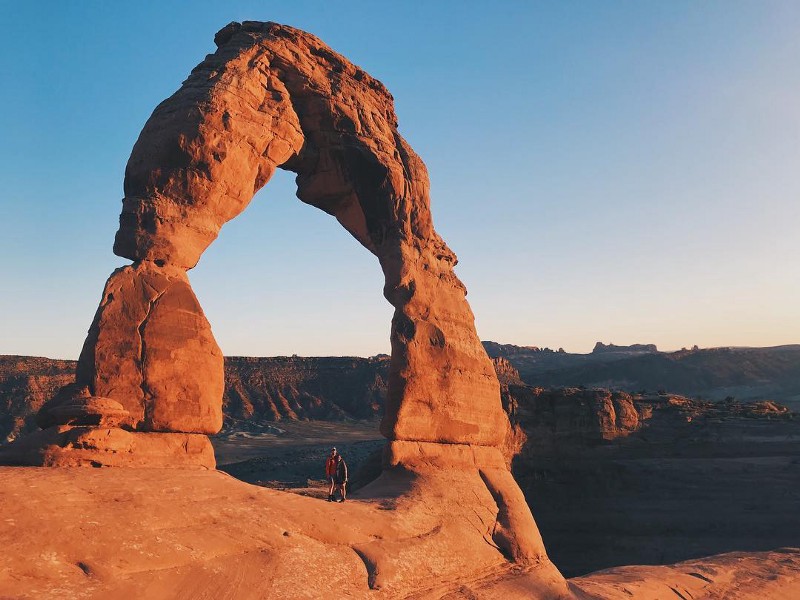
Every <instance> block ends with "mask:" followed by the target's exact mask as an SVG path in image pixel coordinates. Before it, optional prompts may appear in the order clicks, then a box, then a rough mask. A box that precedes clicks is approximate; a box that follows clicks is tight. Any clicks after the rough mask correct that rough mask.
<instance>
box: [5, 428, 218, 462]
mask: <svg viewBox="0 0 800 600" xmlns="http://www.w3.org/2000/svg"><path fill="white" fill-rule="evenodd" d="M0 464H14V465H28V466H35V467H167V468H187V467H203V468H206V469H215V468H216V460H215V458H214V448H213V447H212V446H211V441H210V440H209V439H208V436H205V435H201V434H196V433H139V432H135V431H125V430H123V429H118V428H115V427H72V426H68V425H57V426H54V427H50V428H48V429H43V430H42V431H37V432H36V433H34V434H32V435H28V436H25V437H23V438H20V439H19V440H17V441H16V442H15V443H14V444H12V445H10V446H8V447H6V448H4V449H3V452H1V453H0Z"/></svg>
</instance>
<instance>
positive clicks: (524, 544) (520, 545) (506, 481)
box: [384, 440, 547, 565]
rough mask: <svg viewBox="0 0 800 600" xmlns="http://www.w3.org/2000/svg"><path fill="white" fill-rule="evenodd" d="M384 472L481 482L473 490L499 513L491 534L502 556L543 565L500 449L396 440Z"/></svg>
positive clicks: (533, 530)
mask: <svg viewBox="0 0 800 600" xmlns="http://www.w3.org/2000/svg"><path fill="white" fill-rule="evenodd" d="M384 468H385V469H393V468H394V469H405V470H408V471H410V472H412V473H416V474H428V475H429V474H430V473H432V472H434V473H441V472H454V473H459V474H462V475H463V476H464V477H473V478H474V479H475V480H476V481H477V482H479V483H478V484H477V487H485V491H486V492H488V494H489V495H490V498H491V500H492V501H493V504H494V505H496V510H497V514H496V517H495V521H494V524H493V525H492V526H491V527H490V532H489V533H490V536H491V539H492V542H493V543H494V544H496V545H497V547H498V549H499V550H500V551H501V552H502V553H503V555H504V556H506V558H508V559H509V560H511V561H513V562H515V563H517V564H521V565H530V564H537V563H540V562H542V561H544V560H547V552H546V551H545V547H544V543H543V542H542V536H541V534H540V533H539V528H538V527H537V526H536V521H534V519H533V515H532V514H531V510H530V508H528V504H527V502H526V501H525V496H524V495H523V493H522V490H520V488H519V486H518V485H517V482H516V481H514V477H513V476H512V475H511V472H510V471H509V470H508V467H507V466H506V460H505V457H504V456H503V454H502V452H500V450H499V449H498V448H492V447H489V446H477V445H468V444H435V443H430V442H410V441H402V440H394V441H390V442H389V443H388V444H386V448H385V450H384ZM481 482H482V484H483V486H481V485H480V483H481Z"/></svg>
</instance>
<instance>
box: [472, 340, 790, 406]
mask: <svg viewBox="0 0 800 600" xmlns="http://www.w3.org/2000/svg"><path fill="white" fill-rule="evenodd" d="M484 347H485V348H486V351H487V352H488V353H489V356H491V357H493V358H505V359H507V360H508V361H509V362H510V363H511V364H512V365H513V366H514V367H515V368H516V369H517V370H518V371H519V373H520V377H521V379H522V380H523V381H524V382H525V383H526V384H528V385H534V386H539V387H544V388H551V387H579V386H582V387H586V388H608V389H612V390H619V391H625V392H629V393H633V392H641V391H647V392H650V393H653V392H658V391H669V392H672V393H677V394H682V395H685V396H702V397H704V398H709V399H712V400H723V399H725V398H726V397H728V396H733V397H735V398H737V399H740V400H776V401H778V402H781V403H784V404H788V405H789V406H791V407H793V408H794V409H795V410H800V345H787V346H775V347H773V348H708V349H698V348H697V347H694V348H692V349H691V350H686V349H684V350H679V351H677V352H659V351H658V350H657V349H656V347H655V346H654V345H652V344H634V345H632V346H614V345H613V344H608V345H606V344H602V343H600V342H598V344H597V345H596V346H595V349H594V351H593V352H591V353H590V354H570V353H568V352H557V351H553V350H550V349H549V348H543V349H541V348H537V347H532V346H513V345H509V344H496V343H495V342H484Z"/></svg>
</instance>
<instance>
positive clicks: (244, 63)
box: [95, 22, 506, 445]
mask: <svg viewBox="0 0 800 600" xmlns="http://www.w3.org/2000/svg"><path fill="white" fill-rule="evenodd" d="M215 41H216V43H217V45H218V46H219V49H218V50H217V52H216V53H215V54H212V55H209V56H208V57H207V58H206V59H205V60H204V61H203V62H202V63H201V64H200V65H198V66H197V67H196V68H195V69H194V71H193V72H192V74H191V75H190V77H189V78H188V79H187V80H186V82H185V83H184V85H183V86H182V87H181V89H180V90H178V91H177V92H176V93H175V94H174V95H173V96H172V97H170V98H169V99H167V100H165V101H164V102H163V103H162V104H161V105H159V107H158V108H156V110H155V112H154V113H153V115H152V116H151V117H150V119H149V120H148V122H147V124H146V125H145V127H144V130H143V131H142V134H141V135H140V137H139V140H138V141H137V142H136V145H135V146H134V149H133V153H132V154H131V158H130V161H129V162H128V167H127V170H126V176H125V199H124V201H123V212H122V215H121V217H120V229H119V231H118V232H117V237H116V241H115V245H114V251H115V252H116V253H117V254H119V255H120V256H124V257H127V258H130V259H132V260H134V261H137V262H140V263H142V264H164V265H175V266H178V267H182V268H184V269H186V268H191V267H192V266H194V265H195V264H196V263H197V261H198V260H199V258H200V255H201V253H202V252H203V250H205V248H206V247H207V246H208V245H209V244H210V243H211V242H212V241H213V240H214V239H215V238H216V236H217V233H218V232H219V229H220V227H222V225H223V224H224V223H225V222H227V221H228V220H230V219H232V218H233V217H235V216H236V215H238V214H239V213H240V212H241V211H242V210H244V208H245V207H246V206H247V204H248V202H249V201H250V199H251V198H252V196H253V194H254V193H255V192H256V191H257V190H258V189H259V188H260V187H261V186H263V185H264V184H265V183H266V182H267V181H268V180H269V178H270V177H271V176H272V174H273V173H274V171H275V169H276V168H277V167H281V168H285V169H289V170H292V171H295V172H296V173H297V174H298V177H297V183H298V192H297V193H298V197H299V198H300V199H301V200H302V201H304V202H306V203H308V204H311V205H313V206H316V207H318V208H321V209H322V210H324V211H326V212H328V213H329V214H331V215H334V216H335V217H336V218H337V219H338V220H339V222H340V223H341V224H342V225H343V226H344V227H345V228H346V229H347V230H348V231H349V232H350V233H352V234H353V236H354V237H355V238H356V239H357V240H358V241H359V242H361V243H362V244H363V245H364V246H365V247H366V248H367V249H369V250H370V251H371V252H373V253H374V254H375V255H376V256H377V257H378V258H379V260H380V263H381V266H382V268H383V271H384V274H385V276H386V286H385V288H384V293H385V295H386V297H387V299H388V300H389V301H390V302H391V303H392V304H393V305H394V306H395V308H396V311H395V316H394V319H393V321H392V365H391V372H390V375H389V397H388V402H387V411H386V417H385V419H384V422H383V425H382V431H383V432H384V434H385V435H387V437H390V438H393V439H405V440H415V441H427V442H447V443H471V444H484V445H498V444H500V443H501V442H502V440H503V437H504V435H505V428H506V424H505V417H504V415H503V413H502V408H501V406H500V399H499V386H498V383H497V378H496V377H495V375H494V372H493V370H492V365H491V363H490V361H489V359H488V358H487V356H486V353H485V352H484V351H483V349H482V347H481V345H480V342H479V341H478V337H477V335H476V333H475V329H474V325H473V320H474V319H473V315H472V313H471V311H470V309H469V306H468V304H467V302H466V299H465V289H464V286H463V284H462V283H461V282H460V281H459V280H458V278H457V277H456V276H455V274H454V273H453V266H454V265H455V263H456V258H455V255H454V254H453V253H452V252H451V251H450V249H449V248H448V247H447V246H446V245H445V243H444V242H443V241H442V239H441V238H440V237H439V236H438V235H437V234H436V231H435V230H434V228H433V223H432V220H431V213H430V199H429V193H428V188H429V184H428V176H427V172H426V170H425V166H424V164H423V163H422V161H421V160H420V159H419V157H417V156H416V154H414V152H413V150H412V149H411V148H410V147H409V146H408V144H407V143H406V142H405V140H403V138H402V137H401V136H400V134H399V133H398V130H397V118H396V116H395V114H394V107H393V100H392V96H391V94H389V92H388V91H387V90H386V88H385V87H384V86H383V85H382V84H381V83H380V82H379V81H377V80H375V79H373V78H372V77H370V76H369V75H368V74H366V73H365V72H364V71H363V70H361V69H359V68H358V67H356V66H355V65H353V64H352V63H350V62H349V61H348V60H347V59H346V58H344V57H343V56H341V55H339V54H337V53H335V52H334V51H332V50H331V49H330V48H328V47H327V46H325V44H323V43H322V42H321V41H320V40H318V39H317V38H316V37H314V36H312V35H309V34H307V33H304V32H301V31H298V30H296V29H292V28H290V27H285V26H281V25H278V24H275V23H256V22H246V23H244V24H242V25H240V24H238V23H232V24H231V25H229V26H228V27H226V28H224V29H223V30H222V31H220V32H219V33H218V34H217V36H216V38H215ZM95 364H96V368H97V370H98V372H101V371H102V370H103V368H104V367H103V366H102V365H99V364H97V362H96V363H95Z"/></svg>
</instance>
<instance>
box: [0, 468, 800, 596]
mask: <svg viewBox="0 0 800 600" xmlns="http://www.w3.org/2000/svg"><path fill="white" fill-rule="evenodd" d="M0 505H1V506H3V518H2V519H0V545H2V547H3V552H2V553H0V590H2V595H3V597H4V598H15V599H22V598H25V599H37V600H38V599H41V598H60V599H65V600H68V599H72V598H75V599H77V598H153V599H167V598H169V599H186V600H190V599H196V598H220V599H224V598H228V599H236V600H247V599H260V598H329V597H330V595H331V593H332V590H335V593H336V595H337V596H338V597H349V598H448V599H457V598H481V599H483V598H490V599H491V598H502V599H503V600H509V599H513V598H526V599H531V598H534V599H540V600H542V599H555V598H582V599H587V598H604V599H605V598H631V597H633V598H636V599H637V600H651V599H652V600H654V599H664V598H672V597H673V595H674V594H673V592H671V591H670V588H674V589H675V590H677V591H678V592H680V593H682V594H684V597H685V598H690V597H691V598H695V599H696V600H699V599H701V598H737V600H748V599H754V600H755V599H758V600H763V598H767V597H768V598H793V597H795V596H793V594H796V593H797V592H798V589H800V588H798V585H800V551H798V550H796V549H795V550H785V551H777V552H770V553H763V554H757V555H754V556H741V555H726V556H722V557H711V558H709V559H703V560H701V561H693V562H692V563H690V564H682V565H675V566H673V567H627V568H624V569H617V570H613V571H611V572H605V573H599V574H593V575H591V576H589V577H583V578H579V579H577V580H573V581H572V582H571V585H570V586H569V588H568V587H567V584H565V582H564V581H563V580H562V579H561V578H560V577H559V576H558V572H557V571H556V570H555V568H554V567H553V566H552V565H551V564H550V563H549V561H547V560H543V561H541V562H539V563H536V564H533V565H531V566H530V567H528V568H520V567H517V566H514V565H512V564H511V563H509V562H507V560H506V558H505V557H504V555H503V553H502V552H501V551H500V549H498V547H497V545H496V543H495V541H494V539H493V535H492V534H493V531H494V530H495V528H496V525H497V519H498V508H497V505H496V504H495V502H494V500H493V498H492V496H491V494H490V493H489V492H488V491H487V490H486V487H485V486H484V484H483V481H482V480H481V477H480V474H479V470H478V469H476V468H475V466H471V467H469V468H468V469H465V470H464V471H462V472H460V473H456V472H454V471H452V470H451V471H440V470H436V469H432V468H425V469H422V470H420V471H418V472H417V473H396V472H389V473H386V474H384V475H383V476H382V479H381V480H380V481H378V482H376V483H375V484H373V486H372V487H371V489H369V488H368V489H365V490H363V491H362V492H361V493H360V494H359V495H358V497H357V498H353V499H350V500H348V501H347V502H346V503H344V504H331V503H328V502H325V501H323V500H317V499H314V498H307V497H304V496H299V495H296V494H290V493H286V492H277V491H274V490H270V489H265V488H260V487H256V486H251V485H247V484H245V483H242V482H240V481H237V480H235V479H233V478H231V477H229V476H227V475H224V474H222V473H219V472H213V471H191V470H168V469H69V468H60V469H41V468H0ZM625 590H628V591H627V592H626V591H625ZM631 592H633V596H631ZM687 592H688V593H687ZM671 594H673V595H671ZM690 594H691V595H690ZM674 597H678V596H677V595H674Z"/></svg>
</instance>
